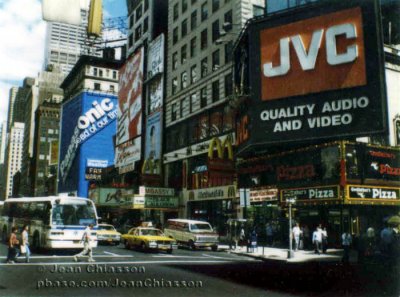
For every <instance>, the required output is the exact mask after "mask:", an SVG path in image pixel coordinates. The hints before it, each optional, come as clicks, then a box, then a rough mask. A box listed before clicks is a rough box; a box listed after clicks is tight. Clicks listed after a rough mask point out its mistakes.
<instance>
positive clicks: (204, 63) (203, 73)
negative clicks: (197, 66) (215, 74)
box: [201, 58, 208, 78]
mask: <svg viewBox="0 0 400 297" xmlns="http://www.w3.org/2000/svg"><path fill="white" fill-rule="evenodd" d="M207 72H208V62H207V58H204V59H203V60H201V78H203V77H206V76H207Z"/></svg>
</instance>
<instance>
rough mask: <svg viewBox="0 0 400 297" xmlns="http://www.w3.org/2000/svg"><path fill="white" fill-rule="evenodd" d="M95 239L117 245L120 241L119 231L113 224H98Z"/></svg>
mask: <svg viewBox="0 0 400 297" xmlns="http://www.w3.org/2000/svg"><path fill="white" fill-rule="evenodd" d="M97 241H98V242H99V243H110V244H115V245H118V244H119V243H120V242H121V233H119V232H118V231H117V230H115V228H114V226H113V225H109V224H99V225H98V228H97Z"/></svg>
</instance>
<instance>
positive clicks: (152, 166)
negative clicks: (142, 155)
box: [142, 159, 160, 174]
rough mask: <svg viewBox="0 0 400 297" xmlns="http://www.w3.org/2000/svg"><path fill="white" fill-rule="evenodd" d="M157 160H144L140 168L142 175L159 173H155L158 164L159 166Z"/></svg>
mask: <svg viewBox="0 0 400 297" xmlns="http://www.w3.org/2000/svg"><path fill="white" fill-rule="evenodd" d="M159 162H160V161H159V160H153V159H146V160H144V162H143V166H142V174H146V173H155V174H157V173H159V172H157V171H158V169H159V167H160V164H159Z"/></svg>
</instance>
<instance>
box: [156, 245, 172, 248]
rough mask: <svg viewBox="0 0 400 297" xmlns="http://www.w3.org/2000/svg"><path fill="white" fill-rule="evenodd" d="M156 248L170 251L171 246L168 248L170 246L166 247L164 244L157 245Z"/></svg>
mask: <svg viewBox="0 0 400 297" xmlns="http://www.w3.org/2000/svg"><path fill="white" fill-rule="evenodd" d="M158 248H159V249H170V248H171V246H170V245H166V244H159V245H158Z"/></svg>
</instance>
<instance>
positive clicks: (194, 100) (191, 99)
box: [190, 93, 197, 112]
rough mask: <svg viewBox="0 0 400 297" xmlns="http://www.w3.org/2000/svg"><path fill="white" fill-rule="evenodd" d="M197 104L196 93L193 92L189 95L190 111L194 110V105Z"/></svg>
mask: <svg viewBox="0 0 400 297" xmlns="http://www.w3.org/2000/svg"><path fill="white" fill-rule="evenodd" d="M196 104H197V94H196V93H193V94H192V95H190V112H193V111H195V110H196V109H195V107H196Z"/></svg>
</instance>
